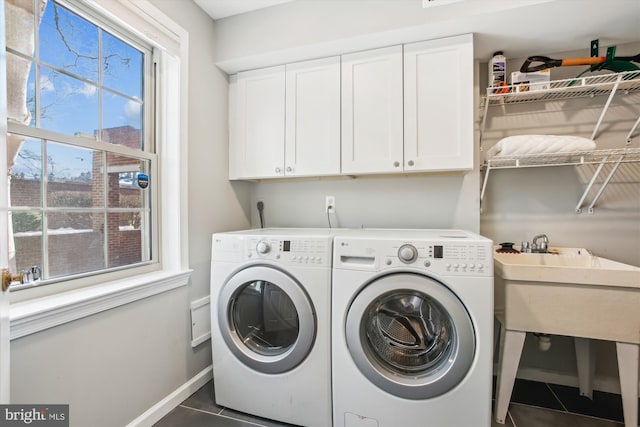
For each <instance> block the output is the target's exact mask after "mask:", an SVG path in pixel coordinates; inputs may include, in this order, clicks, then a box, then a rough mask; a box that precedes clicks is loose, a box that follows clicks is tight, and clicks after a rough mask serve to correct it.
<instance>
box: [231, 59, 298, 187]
mask: <svg viewBox="0 0 640 427" xmlns="http://www.w3.org/2000/svg"><path fill="white" fill-rule="evenodd" d="M236 93H237V100H236V111H235V115H236V120H235V123H236V126H235V131H234V132H233V133H234V134H235V135H234V139H235V141H234V144H237V146H236V147H235V148H234V149H233V150H235V156H236V158H235V160H234V161H235V166H236V168H235V172H236V178H269V177H278V176H284V113H285V111H284V105H285V67H284V65H281V66H277V67H270V68H264V69H260V70H252V71H245V72H240V73H238V80H237V83H236Z"/></svg>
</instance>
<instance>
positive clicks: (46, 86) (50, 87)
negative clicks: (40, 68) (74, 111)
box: [40, 74, 56, 92]
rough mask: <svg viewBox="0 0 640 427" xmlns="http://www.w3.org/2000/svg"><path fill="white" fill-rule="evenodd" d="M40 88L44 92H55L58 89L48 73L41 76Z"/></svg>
mask: <svg viewBox="0 0 640 427" xmlns="http://www.w3.org/2000/svg"><path fill="white" fill-rule="evenodd" d="M40 90H41V91H42V92H54V91H55V90H56V87H55V85H54V84H53V82H52V81H51V79H50V78H49V76H48V75H46V74H42V75H41V76H40Z"/></svg>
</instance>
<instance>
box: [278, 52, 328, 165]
mask: <svg viewBox="0 0 640 427" xmlns="http://www.w3.org/2000/svg"><path fill="white" fill-rule="evenodd" d="M286 68H287V77H286V81H287V90H286V92H287V96H286V140H285V175H287V176H309V175H315V176H318V175H339V174H340V57H339V56H335V57H331V58H323V59H317V60H313V61H305V62H299V63H295V64H287V66H286Z"/></svg>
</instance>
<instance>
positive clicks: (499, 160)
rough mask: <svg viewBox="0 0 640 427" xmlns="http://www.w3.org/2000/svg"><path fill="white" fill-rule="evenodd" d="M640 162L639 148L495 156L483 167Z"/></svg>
mask: <svg viewBox="0 0 640 427" xmlns="http://www.w3.org/2000/svg"><path fill="white" fill-rule="evenodd" d="M633 162H640V148H617V149H610V150H593V151H576V152H571V153H553V154H526V155H520V156H495V157H491V158H489V159H487V160H485V162H484V164H483V165H482V168H483V169H486V168H489V169H512V168H526V167H542V166H579V165H589V164H601V163H604V164H606V163H633Z"/></svg>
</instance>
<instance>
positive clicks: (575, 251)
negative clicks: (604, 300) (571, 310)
mask: <svg viewBox="0 0 640 427" xmlns="http://www.w3.org/2000/svg"><path fill="white" fill-rule="evenodd" d="M494 261H495V262H494V269H495V272H496V274H497V275H499V276H500V277H502V278H503V279H506V280H526V281H531V282H550V283H551V282H553V283H574V284H583V285H607V286H623V287H632V288H633V287H635V288H639V289H640V268H638V267H634V266H632V265H628V264H623V263H620V262H616V261H612V260H610V259H606V258H602V257H599V256H595V255H592V254H591V253H590V252H589V251H588V250H587V249H585V248H550V249H549V253H497V252H496V253H494Z"/></svg>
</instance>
